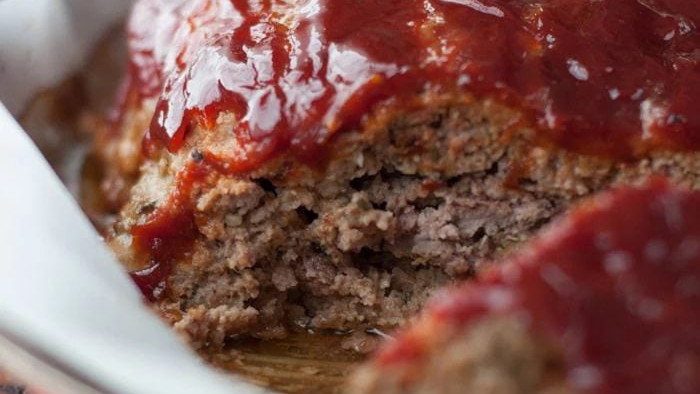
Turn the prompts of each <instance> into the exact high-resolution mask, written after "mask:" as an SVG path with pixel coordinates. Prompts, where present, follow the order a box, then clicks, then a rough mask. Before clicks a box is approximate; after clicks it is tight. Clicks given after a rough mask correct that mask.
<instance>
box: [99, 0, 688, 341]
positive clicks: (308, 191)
mask: <svg viewBox="0 0 700 394" xmlns="http://www.w3.org/2000/svg"><path fill="white" fill-rule="evenodd" d="M697 23H700V13H699V12H698V6H697V5H696V3H695V2H694V1H693V0H667V1H663V2H660V1H637V0H615V1H613V0H602V1H601V0H598V1H591V0H574V1H571V0H567V1H564V0H549V1H544V0H541V1H506V0H481V1H476V0H382V1H376V0H299V1H291V0H265V1H253V0H250V1H248V0H188V1H184V0H181V1H165V0H140V1H138V2H137V3H136V5H135V8H134V10H133V13H132V16H131V19H130V21H129V24H128V30H129V31H128V37H129V42H128V44H129V65H128V72H127V74H126V77H125V83H124V89H123V90H122V94H121V96H120V100H119V103H118V106H117V107H118V108H117V111H116V115H115V116H114V119H112V122H111V124H110V125H109V126H105V127H104V129H103V130H99V131H98V133H97V139H96V151H97V153H98V155H100V157H102V158H103V161H104V163H105V167H106V177H105V180H104V183H103V186H104V187H103V189H104V192H105V196H106V197H107V198H109V199H111V200H112V201H113V202H114V205H115V206H118V207H120V212H119V220H118V222H117V223H116V225H115V226H114V229H113V232H112V234H111V235H110V236H109V238H110V244H111V246H112V247H113V248H114V250H115V251H116V253H117V254H118V256H119V257H120V259H121V260H122V261H123V262H124V264H125V265H126V267H128V269H129V270H131V271H132V275H133V277H134V279H135V281H136V282H137V284H138V285H139V286H140V287H141V289H142V290H143V291H144V294H145V296H146V297H147V298H149V299H150V300H151V301H153V302H154V305H155V306H156V308H158V309H159V310H160V311H161V312H162V313H163V315H164V316H166V317H167V318H168V319H169V320H170V321H171V322H172V323H173V324H174V325H175V327H177V329H178V330H180V331H181V332H183V333H184V334H186V335H187V336H189V337H190V338H191V340H192V341H193V343H194V344H195V345H219V344H221V343H222V342H223V341H224V340H225V339H226V338H227V337H230V336H235V335H243V334H245V335H253V336H257V337H264V338H270V337H278V336H283V335H285V332H286V330H288V329H290V328H292V327H300V328H304V329H313V330H319V329H332V330H349V329H361V328H363V327H392V326H396V325H398V324H401V323H402V322H404V321H405V319H406V318H407V317H408V316H411V315H412V314H414V313H415V312H416V311H418V309H419V308H420V307H421V305H422V304H423V302H424V300H425V299H426V297H427V296H428V295H430V294H431V292H432V291H433V290H434V289H435V288H436V287H438V286H440V285H442V284H445V283H449V282H451V281H452V280H454V279H455V278H459V277H465V276H469V275H472V274H473V273H474V272H475V271H477V270H478V269H479V268H480V266H481V264H482V263H481V262H482V261H484V260H485V259H487V260H488V259H492V258H493V257H494V256H498V255H499V254H500V253H502V252H503V251H504V250H508V249H509V248H511V247H512V246H513V245H517V244H518V243H520V242H521V241H523V240H524V239H526V238H528V237H529V236H530V235H531V234H532V233H533V232H534V231H535V230H537V229H538V228H539V227H541V226H542V225H543V224H544V223H547V222H548V221H549V220H550V219H551V218H552V217H554V216H555V215H557V214H558V213H559V212H561V211H563V210H565V209H566V208H567V207H568V206H569V205H570V204H571V202H572V201H575V200H576V199H578V198H580V197H581V196H585V195H588V194H590V193H592V192H594V191H597V190H600V189H604V188H606V187H608V186H609V185H611V184H615V183H619V182H636V181H638V180H640V179H644V178H645V177H647V176H648V175H649V174H652V173H663V174H665V175H667V176H669V177H670V178H671V179H673V181H674V182H677V183H682V184H685V185H687V186H689V187H696V186H697V185H698V181H699V179H700V178H698V176H699V175H700V161H699V160H698V154H697V153H696V150H697V148H699V147H700V134H699V133H698V132H699V131H700V130H698V126H699V125H700V115H698V113H699V112H698V111H695V110H694V108H693V106H694V105H695V103H696V102H697V101H698V100H697V99H698V98H700V73H699V72H698V71H699V69H698V64H697V61H698V57H697V47H698V43H700V39H699V38H698V34H697V31H696V25H697ZM649 26H653V28H649Z"/></svg>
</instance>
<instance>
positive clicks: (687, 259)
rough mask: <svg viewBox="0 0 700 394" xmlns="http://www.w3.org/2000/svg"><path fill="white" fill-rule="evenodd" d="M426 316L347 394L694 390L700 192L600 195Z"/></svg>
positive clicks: (663, 186)
mask: <svg viewBox="0 0 700 394" xmlns="http://www.w3.org/2000/svg"><path fill="white" fill-rule="evenodd" d="M495 267H496V268H495V269H493V270H490V271H487V272H484V274H483V275H482V276H481V277H480V278H478V279H477V280H475V281H472V282H469V283H465V284H463V285H460V286H459V287H456V288H453V289H451V290H449V291H445V292H443V293H442V294H441V295H439V296H437V297H435V298H434V299H432V300H431V301H429V302H428V306H426V311H425V313H424V314H423V315H422V317H421V318H420V319H419V320H418V321H417V322H416V323H415V324H413V325H412V326H411V327H410V328H408V329H407V330H405V331H404V332H402V333H400V334H399V335H398V337H397V339H396V340H395V341H392V342H388V343H386V344H384V347H383V348H381V349H380V351H379V352H378V354H377V355H376V357H375V358H374V359H372V360H371V362H369V363H368V364H367V365H366V366H364V367H362V369H361V370H359V371H358V372H357V373H356V374H355V376H354V379H353V381H352V383H353V384H354V386H353V388H352V389H351V390H349V391H350V392H352V393H358V394H359V393H362V394H371V393H382V394H391V393H475V394H480V393H510V394H516V393H523V394H525V393H528V394H532V393H549V394H554V393H597V394H603V393H606V394H607V393H629V394H636V393H640V394H641V393H676V394H681V393H688V394H690V393H697V392H698V390H700V311H698V309H697V302H698V300H699V299H700V298H699V297H700V193H698V192H687V191H681V190H679V189H674V188H672V187H670V186H669V185H668V184H667V183H666V182H663V181H659V180H656V181H655V182H653V183H650V184H649V185H646V186H644V187H643V188H641V189H634V188H622V189H619V190H613V191H608V192H603V193H602V194H601V195H599V196H596V197H595V198H593V199H591V200H586V201H585V202H584V203H582V204H581V205H580V206H578V207H577V208H575V209H573V210H572V211H571V212H568V213H567V214H566V216H565V217H564V218H563V219H562V220H559V221H557V222H556V223H555V224H554V225H553V226H552V227H551V228H549V229H547V230H546V231H545V232H544V233H543V234H542V235H541V236H538V237H537V238H536V239H535V240H533V242H531V243H529V244H528V245H526V246H525V247H523V248H522V249H521V250H520V251H518V252H516V253H515V254H514V255H513V256H511V257H509V258H508V259H507V260H506V261H504V262H503V263H501V264H500V265H497V266H495Z"/></svg>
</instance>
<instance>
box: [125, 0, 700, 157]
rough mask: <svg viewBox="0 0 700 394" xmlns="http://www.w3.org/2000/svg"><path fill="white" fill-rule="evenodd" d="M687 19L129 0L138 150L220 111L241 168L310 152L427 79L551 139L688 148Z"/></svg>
mask: <svg viewBox="0 0 700 394" xmlns="http://www.w3.org/2000/svg"><path fill="white" fill-rule="evenodd" d="M288 3H295V4H288ZM698 23H700V3H698V2H697V1H695V0H595V1H594V0H549V1H545V0H539V1H533V0H527V1H526V0H382V1H376V0H304V1H289V2H285V1H283V0H192V1H186V0H141V1H140V2H138V3H137V5H136V7H135V10H134V13H133V15H132V18H131V22H130V24H129V43H130V79H131V81H132V87H133V90H134V91H136V92H138V95H139V96H140V97H142V98H146V97H154V98H156V97H157V98H158V104H157V108H156V113H155V116H154V117H153V122H152V124H151V127H150V131H149V133H148V135H147V141H146V147H147V148H148V149H149V150H151V149H156V148H157V147H160V146H166V147H167V148H168V149H169V150H170V151H175V150H177V149H178V148H179V147H180V146H181V145H182V144H183V141H184V139H185V138H186V136H187V133H188V130H189V129H190V128H191V127H192V126H193V125H195V124H202V125H207V126H210V127H211V126H212V125H213V124H214V123H215V121H216V118H217V116H218V114H219V113H220V112H221V111H228V112H231V113H233V114H234V115H235V118H236V119H237V120H238V123H237V124H236V125H235V126H232V127H233V130H231V135H232V138H236V139H237V140H238V141H239V142H240V144H241V146H243V151H242V152H236V154H235V155H232V156H233V159H232V160H233V163H232V165H233V167H234V168H239V169H240V170H241V171H244V170H249V169H252V168H255V167H256V166H258V165H260V164H262V163H264V162H265V160H268V159H269V158H271V157H273V156H275V155H276V154H279V153H280V152H283V151H284V152H287V154H291V155H294V156H296V157H297V158H299V159H301V160H306V161H311V162H313V160H314V158H316V157H317V156H318V153H320V152H322V151H323V144H324V143H325V142H327V141H328V139H329V138H330V137H331V136H332V135H333V134H335V133H337V132H339V131H343V130H347V129H350V128H353V126H356V125H357V124H358V122H360V121H361V120H362V118H363V116H364V115H366V114H367V113H368V111H369V110H370V109H371V108H372V107H373V106H374V105H375V104H377V103H380V102H387V101H391V102H394V103H398V104H400V103H401V102H406V101H407V100H408V99H409V98H411V97H413V96H415V95H416V93H419V92H421V91H425V90H427V89H434V90H437V91H446V92H452V91H455V90H457V91H466V92H470V93H473V94H475V95H477V96H479V97H492V98H496V99H499V100H502V101H504V102H506V103H507V104H510V105H514V106H517V107H518V108H523V110H524V111H525V112H526V114H527V115H528V116H529V117H531V120H532V122H533V123H534V124H535V125H536V126H537V127H538V128H539V129H540V130H541V133H542V134H543V135H544V136H546V137H547V139H549V140H550V141H552V142H554V143H555V144H557V145H559V146H563V147H565V148H567V149H571V150H574V151H579V152H583V153H593V154H600V155H608V156H609V155H612V156H615V157H622V158H630V157H635V156H638V155H640V154H643V153H645V152H646V151H648V150H649V149H654V148H658V147H664V148H672V149H699V148H700V130H698V129H699V128H700V115H699V114H698V111H695V110H694V108H693V105H694V104H695V103H697V102H698V101H699V100H700V69H699V66H698V60H700V35H699V34H698V32H697V24H698ZM399 107H400V106H399Z"/></svg>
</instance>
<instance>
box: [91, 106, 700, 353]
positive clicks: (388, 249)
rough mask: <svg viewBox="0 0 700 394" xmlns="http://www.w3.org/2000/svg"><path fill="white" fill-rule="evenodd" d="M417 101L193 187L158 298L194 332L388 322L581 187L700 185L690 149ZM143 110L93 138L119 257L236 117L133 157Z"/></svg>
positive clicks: (217, 340) (515, 238) (497, 109)
mask: <svg viewBox="0 0 700 394" xmlns="http://www.w3.org/2000/svg"><path fill="white" fill-rule="evenodd" d="M422 103H423V104H422V105H421V107H420V108H421V109H419V110H415V111H412V112H410V113H405V112H398V111H393V110H392V109H391V108H383V109H378V110H376V111H375V112H374V113H373V114H372V115H371V116H370V117H368V118H367V120H366V121H365V122H364V126H363V127H362V128H361V129H360V130H355V131H350V132H346V133H342V134H340V135H338V136H337V137H336V138H335V139H334V140H332V141H331V142H330V143H329V144H328V146H327V149H328V150H329V151H328V152H329V153H330V154H329V159H328V161H327V163H325V165H324V166H322V167H321V168H311V167H308V166H306V165H304V164H300V163H298V162H295V161H294V160H293V159H291V158H289V157H284V156H282V157H280V158H278V159H277V160H275V161H273V162H270V163H268V164H266V165H265V166H263V167H262V168H260V169H257V170H255V171H253V172H249V173H244V174H240V175H235V176H232V175H227V176H226V175H216V174H214V175H213V176H214V178H215V181H214V182H210V183H209V184H207V185H199V186H197V187H195V188H194V190H193V191H192V193H191V195H190V196H189V198H190V199H191V201H192V203H193V206H194V207H195V217H196V225H197V231H198V234H199V235H198V236H197V239H196V240H195V243H194V246H193V247H192V250H191V251H190V252H188V253H186V255H185V256H183V257H182V258H180V259H179V260H178V261H176V263H175V265H174V271H173V273H172V274H171V275H170V277H169V278H168V280H167V289H166V291H165V292H164V293H163V294H162V296H161V298H160V299H159V300H158V301H157V302H156V303H155V306H156V308H157V309H159V310H160V311H161V313H162V314H163V315H164V316H165V317H166V318H167V319H168V320H170V322H171V323H172V324H174V326H175V327H176V329H178V330H179V331H180V332H181V333H183V334H184V335H185V336H187V337H188V338H189V339H190V340H191V341H192V343H193V344H194V345H195V346H220V345H222V344H223V343H224V342H225V340H226V339H227V338H230V337H232V336H239V335H250V336H254V337H261V338H275V337H280V336H284V335H285V334H286V332H287V331H288V330H289V329H313V330H318V329H329V330H359V329H363V328H370V327H393V326H397V325H400V324H401V323H403V322H404V321H405V320H406V319H407V318H408V317H410V316H412V315H413V314H415V312H417V311H418V310H419V308H420V307H421V306H422V304H423V302H424V300H425V299H426V297H428V296H429V295H430V294H431V292H432V291H433V290H434V289H436V288H437V287H439V286H441V285H443V284H446V283H449V282H451V281H453V280H454V279H455V278H460V277H465V276H469V275H470V274H472V273H473V272H474V271H475V270H478V269H479V266H480V264H482V262H483V261H486V260H490V259H492V258H494V257H495V256H498V255H499V254H500V253H501V252H502V251H504V250H507V249H508V248H510V247H512V246H513V245H517V244H518V243H520V242H522V241H523V240H525V239H527V238H528V237H529V236H530V235H531V234H532V233H533V232H534V231H536V230H537V229H538V228H540V227H541V226H542V225H543V224H545V223H547V222H548V221H549V220H550V219H551V218H552V217H554V216H555V215H557V213H559V212H561V211H562V210H564V209H566V207H567V206H568V205H569V204H570V203H571V202H572V201H575V200H576V199H578V198H579V197H581V196H585V195H588V194H590V193H592V192H594V191H596V190H600V189H602V188H605V187H607V186H608V185H610V184H613V183H618V182H630V181H632V182H634V181H637V180H640V179H644V178H646V177H647V176H648V175H649V174H654V173H662V174H665V175H668V176H669V177H671V178H672V179H674V180H675V181H677V182H678V183H684V184H686V185H687V186H690V187H695V186H696V185H697V184H698V174H700V164H698V163H700V160H697V159H696V156H697V155H693V154H675V153H674V154H672V153H668V154H665V153H658V154H655V155H651V156H649V157H648V158H647V159H644V160H640V161H636V162H630V163H624V162H622V163H621V162H619V161H611V160H606V159H604V158H596V157H591V156H583V155H578V154H573V153H568V152H566V151H563V150H560V149H554V148H550V147H545V146H541V145H540V144H539V143H538V142H537V141H536V140H535V139H534V136H535V135H536V133H534V132H533V131H532V130H531V129H529V128H527V127H522V128H520V129H518V130H515V131H513V128H512V127H510V126H509V125H510V124H511V123H512V122H513V120H514V119H518V117H519V114H518V113H517V111H513V110H512V109H509V108H507V107H504V106H502V105H499V104H496V103H494V102H491V101H488V100H481V101H477V100H474V99H473V98H471V97H468V96H459V97H457V96H440V97H436V96H430V95H426V96H425V97H423V98H422ZM152 111H153V110H152V103H150V104H149V103H146V104H144V105H143V107H140V108H137V109H134V110H133V111H131V112H130V113H127V115H126V120H125V122H124V126H123V129H122V130H121V131H120V133H118V134H116V136H115V135H114V134H112V135H111V136H109V137H105V138H102V139H101V141H102V142H101V143H100V144H98V150H99V151H100V152H101V155H102V157H103V158H104V160H105V162H106V163H107V171H106V173H107V174H111V177H109V176H108V177H107V179H106V180H105V185H107V189H109V188H111V195H122V196H125V197H122V198H126V200H127V201H128V202H127V203H126V204H125V205H124V207H123V209H122V210H121V213H120V218H119V220H118V222H117V224H116V225H115V227H114V232H113V234H112V235H111V237H110V244H111V246H112V247H113V249H114V250H115V251H116V252H117V254H118V256H119V257H120V259H121V260H122V261H123V262H124V263H125V265H126V266H127V268H129V269H131V270H135V269H141V268H144V267H145V266H147V264H148V262H147V260H145V258H144V256H142V255H140V254H139V253H138V252H136V251H135V250H134V247H133V244H132V236H131V233H130V231H131V229H132V228H133V226H135V225H138V224H140V223H143V222H145V221H146V220H147V219H148V217H149V215H150V214H151V213H152V212H154V211H155V210H156V209H158V207H159V206H161V205H163V204H166V203H167V201H168V196H169V195H170V194H172V193H173V192H174V189H175V188H176V187H177V186H176V182H175V178H176V175H177V174H178V172H180V171H181V170H182V169H183V168H184V167H185V166H186V165H187V163H189V162H190V161H192V160H197V158H198V153H200V152H202V151H206V152H213V153H216V154H219V155H227V154H228V155H233V154H236V152H237V147H236V146H235V139H231V138H229V137H228V135H229V134H228V133H230V131H229V130H230V129H231V126H232V124H234V123H235V119H232V118H231V117H230V116H227V115H226V113H223V114H221V115H220V116H219V118H218V121H217V124H216V125H215V126H214V127H213V128H208V129H203V128H202V127H203V126H196V127H194V128H193V129H192V130H191V131H190V134H189V135H188V138H187V141H186V145H185V146H184V147H183V148H182V149H180V150H179V151H178V152H176V153H167V152H162V153H161V154H159V155H158V156H155V157H152V158H149V159H144V158H143V157H142V156H141V155H140V150H139V147H140V139H141V136H142V130H144V125H145V124H147V123H145V122H146V121H147V120H150V119H149V115H150V114H152V113H153V112H152ZM506 130H508V131H507V132H506ZM98 140H99V139H98ZM130 179H136V181H135V184H133V186H131V184H130V182H131V181H130ZM115 185H119V187H115ZM115 190H116V192H115Z"/></svg>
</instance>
